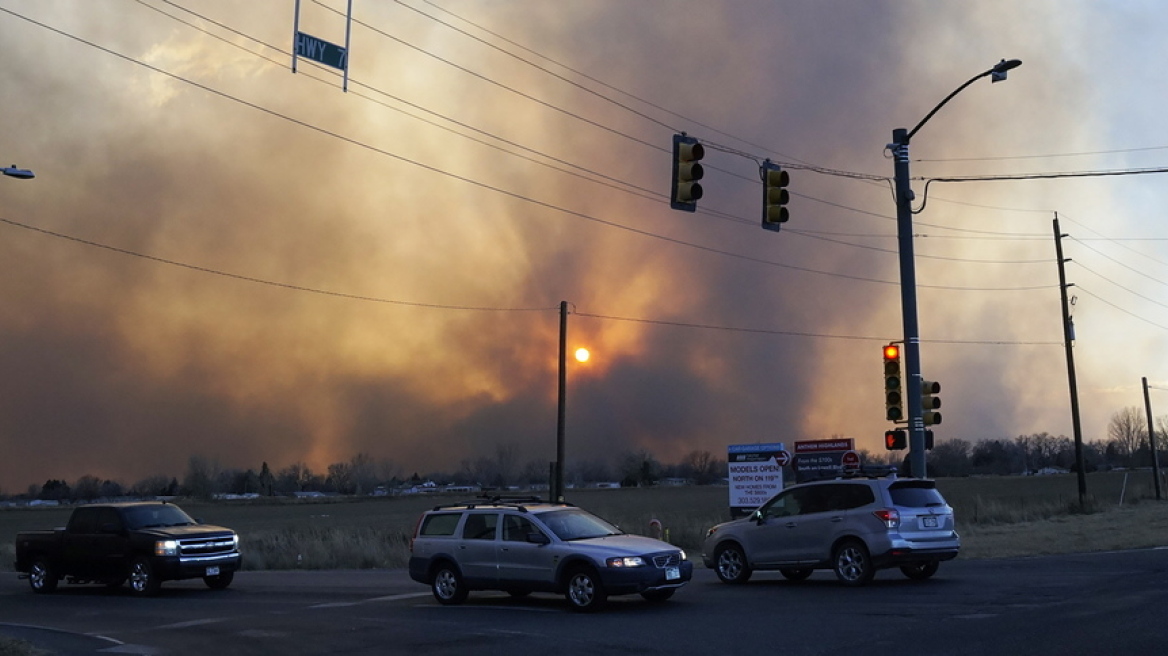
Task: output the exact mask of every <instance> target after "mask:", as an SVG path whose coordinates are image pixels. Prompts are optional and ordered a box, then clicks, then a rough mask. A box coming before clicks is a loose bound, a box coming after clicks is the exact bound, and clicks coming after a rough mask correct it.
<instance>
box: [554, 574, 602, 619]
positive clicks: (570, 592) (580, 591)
mask: <svg viewBox="0 0 1168 656" xmlns="http://www.w3.org/2000/svg"><path fill="white" fill-rule="evenodd" d="M564 596H565V597H567V598H568V603H569V604H571V605H572V610H578V611H581V612H585V613H589V612H593V611H597V610H600V608H601V607H602V606H604V603H605V602H606V601H607V600H608V594H607V593H605V591H604V585H603V584H601V583H600V578H599V577H598V576H597V575H596V572H594V571H592V569H590V568H586V567H581V568H579V569H575V570H572V572H571V573H569V574H568V589H567V592H566V593H565V595H564Z"/></svg>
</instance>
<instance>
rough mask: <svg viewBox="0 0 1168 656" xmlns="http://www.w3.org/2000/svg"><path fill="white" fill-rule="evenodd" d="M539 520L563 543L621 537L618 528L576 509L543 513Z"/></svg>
mask: <svg viewBox="0 0 1168 656" xmlns="http://www.w3.org/2000/svg"><path fill="white" fill-rule="evenodd" d="M539 518H540V520H542V521H543V523H544V524H546V525H547V527H548V528H549V529H551V531H552V533H555V534H556V537H558V538H559V539H561V540H565V541H566V540H587V539H588V538H603V537H607V536H610V535H621V530H620V529H619V528H617V527H615V526H613V525H612V524H609V523H608V522H606V521H604V520H603V519H601V518H599V517H597V516H596V515H593V514H591V513H589V512H586V511H583V510H580V509H578V508H573V509H569V510H555V511H552V512H547V513H543V514H541V515H540V516H539Z"/></svg>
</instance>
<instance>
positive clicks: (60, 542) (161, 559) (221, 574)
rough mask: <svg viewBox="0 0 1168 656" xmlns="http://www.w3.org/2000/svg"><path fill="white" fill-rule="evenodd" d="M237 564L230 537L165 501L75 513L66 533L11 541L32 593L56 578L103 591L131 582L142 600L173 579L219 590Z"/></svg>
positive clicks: (53, 585) (235, 541)
mask: <svg viewBox="0 0 1168 656" xmlns="http://www.w3.org/2000/svg"><path fill="white" fill-rule="evenodd" d="M239 563H240V555H239V536H237V535H236V534H235V531H232V530H231V529H228V528H223V527H222V526H212V525H209V524H200V523H199V522H197V521H196V520H194V519H191V517H190V516H189V515H187V514H186V513H185V512H183V511H182V509H181V508H179V507H178V506H176V505H174V504H171V503H166V502H135V503H106V504H92V505H86V506H80V507H78V508H77V509H75V510H74V511H73V515H72V516H71V517H69V525H68V526H66V527H65V528H58V529H54V530H51V531H23V532H20V533H17V534H16V563H15V568H16V571H17V572H21V573H22V574H21V578H27V579H28V582H29V585H31V586H32V589H33V592H52V591H53V590H56V589H57V583H58V582H59V581H60V580H61V579H64V580H65V581H67V582H68V583H104V584H105V585H107V586H109V587H120V586H121V585H122V584H123V583H125V582H126V581H127V580H129V582H130V590H131V591H132V592H133V593H134V594H137V595H141V596H151V595H154V594H157V592H158V588H159V586H160V585H161V584H162V582H163V581H174V580H178V579H193V578H202V579H203V581H204V582H206V584H207V586H208V587H210V588H212V589H215V590H221V589H223V588H226V587H227V586H228V585H231V579H232V578H233V577H234V576H235V571H236V570H237V569H239Z"/></svg>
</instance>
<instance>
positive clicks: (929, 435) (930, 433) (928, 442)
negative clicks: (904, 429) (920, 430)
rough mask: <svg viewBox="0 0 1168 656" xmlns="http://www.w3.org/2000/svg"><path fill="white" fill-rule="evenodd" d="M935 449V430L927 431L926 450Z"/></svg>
mask: <svg viewBox="0 0 1168 656" xmlns="http://www.w3.org/2000/svg"><path fill="white" fill-rule="evenodd" d="M932 450H933V431H931V430H927V431H925V451H932Z"/></svg>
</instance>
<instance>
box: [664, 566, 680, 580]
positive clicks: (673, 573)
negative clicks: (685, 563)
mask: <svg viewBox="0 0 1168 656" xmlns="http://www.w3.org/2000/svg"><path fill="white" fill-rule="evenodd" d="M679 578H681V569H680V568H677V567H666V568H665V580H666V581H676V580H677V579H679Z"/></svg>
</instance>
